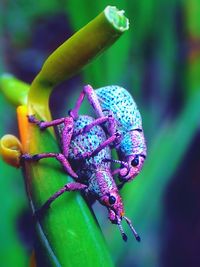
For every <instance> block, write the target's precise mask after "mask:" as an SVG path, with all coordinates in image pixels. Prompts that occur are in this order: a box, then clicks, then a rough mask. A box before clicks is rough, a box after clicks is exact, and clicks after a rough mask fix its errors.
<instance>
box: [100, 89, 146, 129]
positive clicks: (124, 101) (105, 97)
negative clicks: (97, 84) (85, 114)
mask: <svg viewBox="0 0 200 267" xmlns="http://www.w3.org/2000/svg"><path fill="white" fill-rule="evenodd" d="M95 92H96V94H97V97H98V99H99V102H100V104H101V107H102V110H105V111H103V112H104V115H107V114H108V111H111V114H112V115H113V117H114V118H115V119H116V121H117V130H118V131H119V132H120V133H121V134H125V133H126V132H127V131H129V130H130V126H131V128H133V129H138V128H139V129H141V128H142V120H141V115H140V112H139V110H138V108H137V105H136V103H135V101H134V99H133V97H132V96H131V94H130V93H129V92H128V91H127V90H126V89H124V88H123V87H120V86H117V85H116V86H115V85H113V86H106V87H102V88H99V89H97V90H95ZM106 110H107V111H106ZM98 115H99V114H98Z"/></svg>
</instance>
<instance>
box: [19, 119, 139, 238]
mask: <svg viewBox="0 0 200 267" xmlns="http://www.w3.org/2000/svg"><path fill="white" fill-rule="evenodd" d="M109 120H112V118H110V117H108V119H107V121H109ZM29 122H31V123H35V124H37V125H38V126H39V127H40V129H45V128H47V127H50V126H58V129H59V133H60V139H61V150H62V151H61V153H58V154H56V153H40V154H36V155H30V154H24V155H23V156H22V159H23V160H36V161H38V160H41V159H44V158H49V157H53V158H56V159H57V160H58V161H60V163H61V164H62V166H63V167H64V170H65V171H66V172H67V173H68V174H70V175H71V176H72V177H73V178H74V180H75V182H71V183H67V184H66V185H64V186H63V187H62V188H61V189H60V190H59V191H57V192H56V193H55V194H54V195H53V196H51V197H50V198H49V199H48V200H47V201H46V202H45V203H44V204H43V206H42V207H41V208H40V209H39V211H38V213H37V214H43V212H44V211H45V210H46V209H47V208H49V207H50V205H51V203H52V202H53V201H54V200H55V199H56V198H58V197H59V196H60V195H62V194H63V193H64V192H66V191H82V192H83V193H84V194H85V195H86V196H87V197H88V198H89V199H90V198H91V199H94V200H98V201H99V202H100V203H101V204H102V205H104V206H105V207H106V208H107V209H108V212H109V219H110V221H111V223H113V224H117V225H118V227H119V230H120V233H121V235H122V238H123V240H124V241H126V240H127V235H126V234H125V232H124V230H123V227H122V224H121V221H122V219H124V220H125V221H126V222H127V224H128V225H129V227H130V229H131V231H132V232H133V234H134V236H135V238H136V240H137V241H140V237H139V235H138V234H137V232H136V231H135V229H134V227H133V225H132V223H131V220H130V219H128V218H127V217H126V216H124V207H123V203H122V199H121V197H120V195H119V191H118V188H117V185H116V183H115V181H114V179H113V177H112V172H111V169H110V162H109V161H104V159H105V158H108V159H111V153H110V148H109V146H108V145H107V143H109V142H110V143H111V142H113V141H116V140H117V138H119V136H118V135H117V134H115V135H113V136H111V137H110V138H108V139H107V137H106V135H105V133H104V131H103V129H102V128H101V126H99V125H98V124H97V122H96V120H95V119H93V118H92V117H90V116H87V115H82V116H78V117H77V118H76V119H75V120H74V118H73V117H71V116H68V117H65V118H61V119H58V120H54V121H51V122H43V121H39V120H37V119H36V118H35V117H34V116H29ZM99 123H101V120H100V122H99ZM91 151H92V153H91Z"/></svg>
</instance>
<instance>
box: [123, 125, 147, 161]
mask: <svg viewBox="0 0 200 267" xmlns="http://www.w3.org/2000/svg"><path fill="white" fill-rule="evenodd" d="M146 150H147V148H146V141H145V138H144V134H143V132H142V131H141V130H139V131H138V130H134V131H129V132H127V133H126V134H125V135H124V136H123V138H122V139H121V143H120V147H119V153H120V158H121V159H122V160H125V159H126V158H127V157H128V156H131V155H139V154H143V155H144V156H146Z"/></svg>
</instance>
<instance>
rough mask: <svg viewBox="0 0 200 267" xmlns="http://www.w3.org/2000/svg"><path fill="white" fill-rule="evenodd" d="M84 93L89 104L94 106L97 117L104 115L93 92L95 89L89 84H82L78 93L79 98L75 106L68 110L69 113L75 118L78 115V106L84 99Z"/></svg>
mask: <svg viewBox="0 0 200 267" xmlns="http://www.w3.org/2000/svg"><path fill="white" fill-rule="evenodd" d="M85 95H86V96H87V98H88V101H89V103H90V104H91V106H92V107H93V108H94V110H95V111H96V113H97V115H98V116H99V117H104V114H103V111H102V108H101V105H100V103H99V100H98V97H97V95H96V93H95V90H94V89H93V88H92V86H91V85H86V86H84V89H83V91H82V92H81V93H80V95H79V98H78V100H77V102H76V104H75V107H74V108H73V109H72V110H71V111H70V115H71V116H72V117H73V118H74V119H76V118H77V117H78V112H79V109H80V106H81V104H82V102H83V100H84V97H85Z"/></svg>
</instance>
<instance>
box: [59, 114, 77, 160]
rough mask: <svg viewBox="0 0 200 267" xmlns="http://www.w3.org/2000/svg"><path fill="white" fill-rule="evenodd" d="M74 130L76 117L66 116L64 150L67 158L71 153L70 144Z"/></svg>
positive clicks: (63, 135) (63, 139)
mask: <svg viewBox="0 0 200 267" xmlns="http://www.w3.org/2000/svg"><path fill="white" fill-rule="evenodd" d="M73 130H74V119H73V118H72V117H66V118H65V120H64V128H63V130H62V133H61V135H62V151H63V155H64V156H65V158H68V155H69V146H70V143H71V139H72V134H73Z"/></svg>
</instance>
